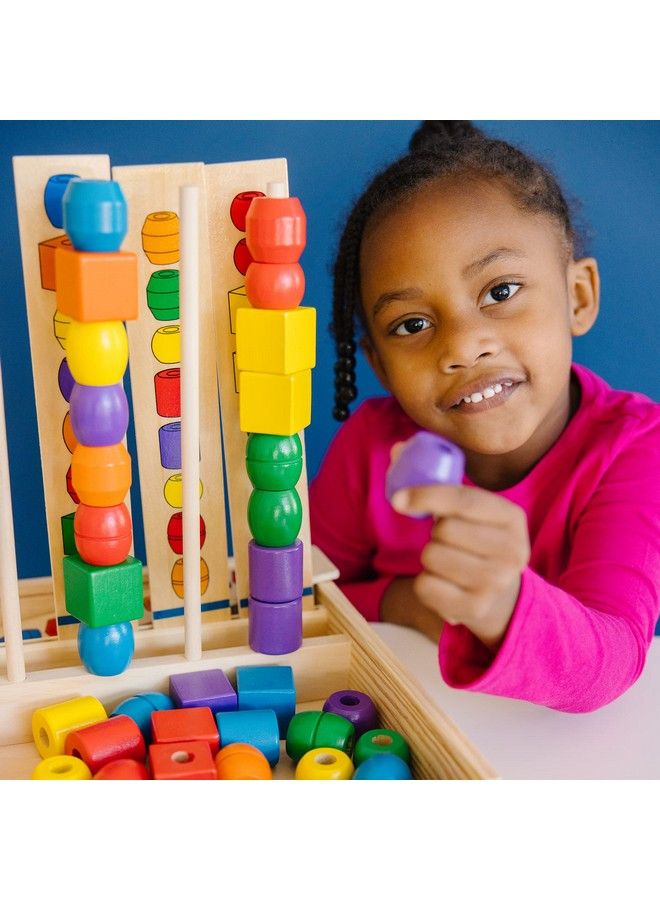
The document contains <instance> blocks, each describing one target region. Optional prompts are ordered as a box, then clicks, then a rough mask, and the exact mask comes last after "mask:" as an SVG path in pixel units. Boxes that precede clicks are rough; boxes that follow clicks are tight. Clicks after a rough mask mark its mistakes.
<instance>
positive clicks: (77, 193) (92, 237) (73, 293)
mask: <svg viewBox="0 0 660 900" xmlns="http://www.w3.org/2000/svg"><path fill="white" fill-rule="evenodd" d="M58 185H59V182H56V184H55V185H54V186H53V187H51V195H53V191H54V190H55V189H56V187H57V186H58ZM46 193H47V194H48V187H47V190H46ZM51 205H52V206H53V207H54V205H55V203H54V201H51ZM50 218H51V221H52V220H53V215H52V214H51V216H50ZM62 222H63V225H64V228H65V230H66V232H67V235H68V237H69V239H70V241H71V244H72V248H69V247H58V248H56V249H55V292H56V302H57V309H58V312H59V313H60V314H62V315H64V316H67V317H68V318H69V319H70V320H71V321H70V324H69V327H68V332H67V338H66V354H67V356H66V368H65V369H62V367H60V372H61V378H59V379H58V380H59V383H60V389H61V390H62V393H63V394H66V393H68V395H69V403H70V425H71V428H72V432H73V436H74V437H75V442H76V443H75V446H72V447H71V449H72V453H73V459H72V462H71V482H72V488H73V489H74V490H75V496H76V498H77V502H78V504H79V505H78V510H77V511H76V514H75V515H74V519H73V533H74V541H75V547H76V550H77V553H72V554H71V555H68V556H66V557H65V558H64V581H65V593H66V608H67V612H69V613H70V614H71V615H72V616H75V617H76V618H77V619H78V620H79V621H80V627H79V631H78V650H79V653H80V657H81V660H82V662H83V665H84V666H85V668H86V669H87V670H88V671H90V672H92V673H94V674H96V675H117V674H119V673H120V672H123V671H124V669H125V668H126V667H127V666H128V664H129V663H130V661H131V659H132V656H133V648H134V637H133V628H132V625H131V620H133V619H140V618H141V617H142V615H143V614H144V605H143V600H142V564H141V563H140V561H139V560H137V559H134V558H133V557H131V556H129V551H130V548H131V544H132V528H131V519H130V514H129V512H128V508H127V507H126V505H125V503H124V500H125V498H126V495H127V493H128V490H129V488H130V485H131V461H130V457H129V455H128V453H127V452H126V449H125V447H124V444H123V443H122V442H123V440H124V438H125V435H126V429H127V427H128V401H127V399H126V394H125V393H124V388H123V385H122V378H123V376H124V372H125V369H126V364H127V362H128V339H127V337H126V331H125V328H124V324H123V323H124V321H125V320H127V319H135V318H137V259H136V257H135V255H134V254H132V253H121V252H119V248H120V246H121V243H122V241H123V239H124V236H125V235H126V230H127V211H126V201H125V200H124V197H123V194H122V191H121V188H120V187H119V185H118V184H117V183H116V182H112V181H94V180H84V179H80V178H69V179H68V183H67V187H66V190H65V191H64V193H63V196H62ZM70 382H72V383H70ZM65 439H66V435H65ZM67 445H69V442H68V441H67ZM70 493H71V492H70ZM72 497H73V493H72ZM67 549H71V548H70V547H68V548H67Z"/></svg>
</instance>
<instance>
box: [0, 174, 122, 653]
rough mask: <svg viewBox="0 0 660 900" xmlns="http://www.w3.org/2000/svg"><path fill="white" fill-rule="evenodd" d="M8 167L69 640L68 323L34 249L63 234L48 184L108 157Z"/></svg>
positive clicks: (55, 562) (53, 552)
mask: <svg viewBox="0 0 660 900" xmlns="http://www.w3.org/2000/svg"><path fill="white" fill-rule="evenodd" d="M13 163H14V183H15V190H16V205H17V210H18V229H19V236H20V243H21V256H22V261H23V279H24V283H25V302H26V305H27V318H28V329H29V334H30V353H31V356H32V372H33V378H34V394H35V404H36V411H37V426H38V432H39V446H40V451H41V469H42V475H43V482H44V498H45V510H46V525H47V529H48V548H49V553H50V562H51V567H52V572H53V592H54V601H55V609H54V615H55V616H56V619H57V625H58V633H59V635H60V636H61V637H71V636H72V635H73V634H74V633H75V631H77V620H76V619H74V618H73V617H72V616H70V615H69V614H68V613H67V611H66V607H65V601H64V578H63V572H62V559H63V557H64V548H63V543H62V525H61V518H62V516H65V515H68V514H70V513H72V512H74V511H75V509H76V503H75V502H74V500H73V499H72V496H71V495H70V494H69V492H68V490H67V481H66V475H67V470H68V469H69V467H70V465H71V451H70V450H69V449H68V448H67V445H66V444H65V441H64V433H63V428H64V420H65V417H66V416H67V413H68V410H69V404H68V401H67V400H65V399H64V396H63V394H62V392H61V391H60V388H59V386H58V371H59V368H60V365H61V364H62V360H63V359H64V357H65V349H64V348H65V344H66V327H67V321H66V317H61V316H60V315H59V314H57V310H56V305H55V291H54V290H46V289H44V287H42V271H41V265H40V247H39V245H40V244H45V243H46V242H50V241H52V240H53V239H54V238H58V237H64V232H63V230H61V229H59V230H58V229H57V228H55V227H54V226H53V225H52V224H51V223H50V220H49V219H48V216H47V215H46V210H45V207H44V188H45V187H46V183H47V181H48V179H49V178H50V177H51V176H52V175H58V174H72V175H79V176H80V177H81V178H93V179H108V178H110V159H109V157H108V156H15V157H14V160H13ZM43 249H44V248H42V251H43ZM124 443H125V441H124ZM125 502H126V505H127V506H128V508H129V509H130V496H128V495H127V497H126V500H125ZM132 552H133V551H132V549H131V553H132Z"/></svg>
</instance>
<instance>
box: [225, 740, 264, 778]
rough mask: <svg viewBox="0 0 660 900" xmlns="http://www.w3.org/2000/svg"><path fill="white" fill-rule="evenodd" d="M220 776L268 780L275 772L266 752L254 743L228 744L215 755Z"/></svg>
mask: <svg viewBox="0 0 660 900" xmlns="http://www.w3.org/2000/svg"><path fill="white" fill-rule="evenodd" d="M215 765H216V769H217V771H218V778H221V779H224V780H225V781H230V780H232V781H240V780H242V781H266V780H268V779H272V777H273V773H272V770H271V768H270V764H269V762H268V760H267V759H266V757H265V756H264V754H263V753H262V752H261V750H259V749H258V748H257V747H253V746H252V744H241V743H236V744H228V745H227V746H226V747H223V748H222V750H221V751H220V752H219V753H218V754H217V755H216V757H215Z"/></svg>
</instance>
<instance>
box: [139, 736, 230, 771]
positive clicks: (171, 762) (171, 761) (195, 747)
mask: <svg viewBox="0 0 660 900" xmlns="http://www.w3.org/2000/svg"><path fill="white" fill-rule="evenodd" d="M149 768H150V770H151V777H152V778H153V779H154V780H155V781H164V780H170V781H172V780H177V781H184V780H205V781H217V780H218V772H217V770H216V767H215V761H214V759H213V754H212V753H211V749H210V747H209V745H208V744H207V742H206V741H178V742H176V743H172V744H150V745H149Z"/></svg>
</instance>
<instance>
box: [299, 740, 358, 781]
mask: <svg viewBox="0 0 660 900" xmlns="http://www.w3.org/2000/svg"><path fill="white" fill-rule="evenodd" d="M353 771H354V767H353V763H352V761H351V758H350V756H347V755H346V753H344V752H343V751H342V750H337V749H335V748H334V747H317V748H316V749H315V750H308V751H307V753H305V755H304V756H302V757H301V758H300V762H299V763H298V765H297V766H296V778H297V779H301V780H304V781H349V780H350V779H351V778H352V777H353Z"/></svg>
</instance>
